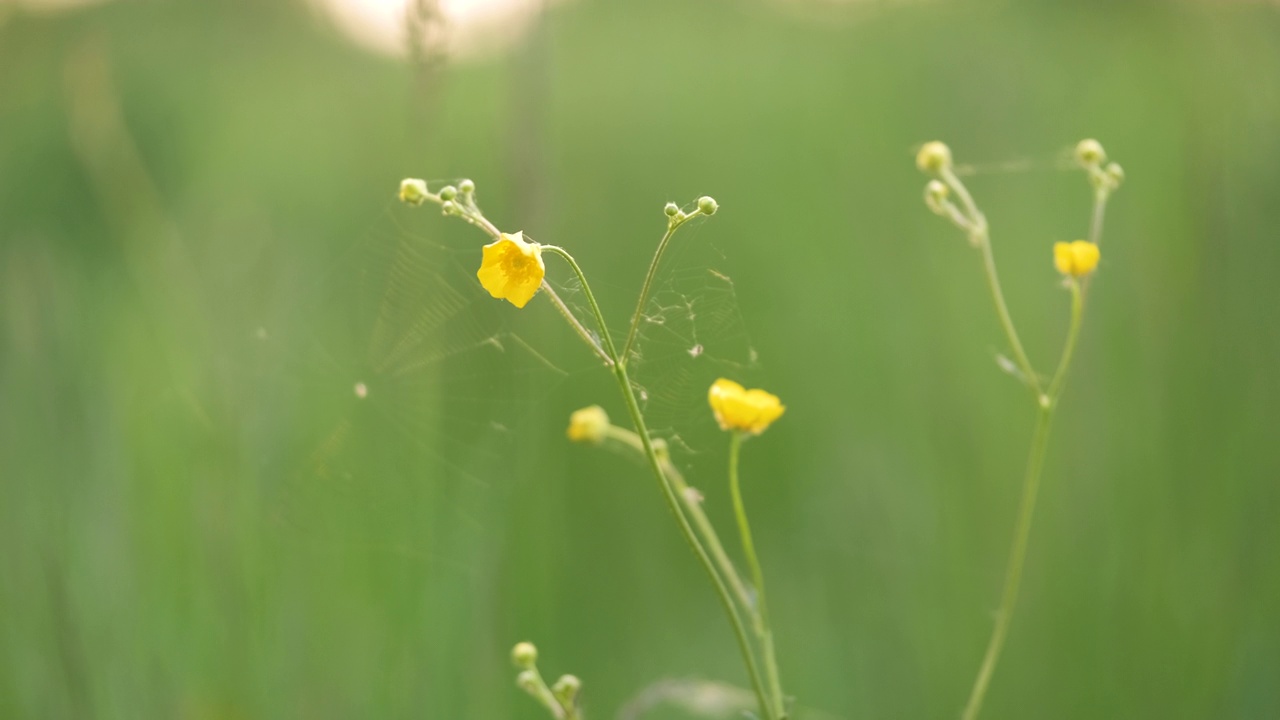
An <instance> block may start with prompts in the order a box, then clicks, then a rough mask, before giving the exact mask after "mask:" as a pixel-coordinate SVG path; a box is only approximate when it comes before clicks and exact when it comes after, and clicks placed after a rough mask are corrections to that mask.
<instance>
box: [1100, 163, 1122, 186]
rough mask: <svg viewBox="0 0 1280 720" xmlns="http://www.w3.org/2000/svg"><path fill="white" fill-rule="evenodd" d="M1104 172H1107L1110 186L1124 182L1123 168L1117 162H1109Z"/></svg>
mask: <svg viewBox="0 0 1280 720" xmlns="http://www.w3.org/2000/svg"><path fill="white" fill-rule="evenodd" d="M1104 172H1106V173H1107V179H1108V180H1110V181H1111V187H1113V188H1117V187H1120V183H1122V182H1124V168H1122V167H1120V165H1119V164H1118V163H1111V164H1110V165H1108V166H1107V169H1106V170H1105V171H1104Z"/></svg>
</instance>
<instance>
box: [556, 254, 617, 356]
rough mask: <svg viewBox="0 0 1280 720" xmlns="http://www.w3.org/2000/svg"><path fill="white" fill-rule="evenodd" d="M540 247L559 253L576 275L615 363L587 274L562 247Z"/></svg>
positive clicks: (610, 338) (602, 318) (610, 337)
mask: <svg viewBox="0 0 1280 720" xmlns="http://www.w3.org/2000/svg"><path fill="white" fill-rule="evenodd" d="M542 249H543V250H546V251H548V252H552V253H554V254H556V255H559V256H560V257H561V258H563V259H564V261H565V262H566V263H568V264H569V267H570V268H572V269H573V273H574V274H575V275H577V276H578V283H579V284H580V285H582V294H583V295H585V296H587V304H588V305H589V306H591V314H592V315H595V318H596V326H597V327H598V328H599V329H600V338H601V339H602V340H603V341H604V349H605V351H606V352H607V353H608V355H609V357H610V358H612V359H613V361H614V362H615V363H616V362H617V361H618V351H617V349H616V348H614V346H613V337H612V336H610V335H609V327H608V326H607V325H605V322H604V314H603V313H601V312H600V306H599V305H598V304H597V303H596V296H595V294H594V293H592V292H591V286H590V285H588V284H587V276H586V275H584V274H583V272H582V268H581V267H579V266H578V261H577V260H574V259H573V256H572V255H570V254H569V252H568V251H567V250H565V249H564V248H562V247H559V246H556V245H543V246H542Z"/></svg>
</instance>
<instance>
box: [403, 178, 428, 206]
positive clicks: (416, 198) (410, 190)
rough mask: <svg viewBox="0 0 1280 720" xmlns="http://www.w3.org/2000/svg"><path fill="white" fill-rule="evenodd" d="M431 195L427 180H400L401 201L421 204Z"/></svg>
mask: <svg viewBox="0 0 1280 720" xmlns="http://www.w3.org/2000/svg"><path fill="white" fill-rule="evenodd" d="M430 195H431V193H430V192H428V191H427V183H426V181H425V180H419V179H418V178H405V179H404V180H401V181H400V202H402V203H404V204H406V205H421V204H422V203H424V202H426V201H427V197H428V196H430Z"/></svg>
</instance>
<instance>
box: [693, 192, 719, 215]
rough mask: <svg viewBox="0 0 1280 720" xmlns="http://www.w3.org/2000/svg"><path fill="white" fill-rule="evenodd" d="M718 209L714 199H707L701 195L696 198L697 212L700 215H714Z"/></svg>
mask: <svg viewBox="0 0 1280 720" xmlns="http://www.w3.org/2000/svg"><path fill="white" fill-rule="evenodd" d="M719 209H720V206H719V205H718V204H716V201H715V199H714V198H710V197H707V196H706V195H703V196H702V197H700V198H698V212H700V213H702V214H703V215H715V214H716V210H719Z"/></svg>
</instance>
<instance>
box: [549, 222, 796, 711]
mask: <svg viewBox="0 0 1280 720" xmlns="http://www.w3.org/2000/svg"><path fill="white" fill-rule="evenodd" d="M542 249H543V250H545V251H547V252H551V253H554V254H556V255H559V256H560V257H561V258H563V259H564V261H565V262H567V263H568V264H569V267H570V268H572V269H573V272H574V274H575V275H577V276H578V282H579V283H580V284H581V285H582V294H583V295H585V296H586V298H587V304H588V305H589V306H590V307H591V312H592V314H593V315H595V319H596V324H597V326H598V327H599V328H600V337H601V339H602V340H603V342H604V348H605V350H606V352H608V354H609V356H610V357H611V358H613V376H614V378H615V379H616V380H617V381H618V389H619V390H620V391H621V392H622V399H623V400H624V401H625V402H626V405H627V412H628V413H630V415H631V422H632V424H633V425H635V431H636V435H638V436H639V437H640V443H641V445H642V446H643V447H644V454H645V457H646V458H648V460H649V467H650V469H651V470H652V471H653V475H654V478H655V479H657V481H658V486H659V488H660V489H661V490H662V496H663V498H664V499H666V501H667V509H669V510H670V511H671V514H672V515H674V516H675V518H676V524H678V525H679V526H680V532H681V533H682V534H683V535H684V539H685V541H686V542H687V543H688V544H689V548H690V549H691V550H693V553H694V554H695V555H697V556H698V560H699V561H700V562H701V563H702V568H703V570H705V571H706V573H707V576H708V577H710V578H711V582H712V584H713V585H714V586H715V590H716V594H717V595H718V596H719V598H720V603H721V604H722V605H723V606H724V610H725V613H726V614H727V615H728V616H729V621H730V624H731V625H732V626H733V632H734V634H735V635H736V636H737V640H738V649H739V650H740V651H741V652H742V659H743V661H744V662H745V663H746V666H747V674H748V675H750V677H751V684H752V686H753V687H754V688H755V691H756V695H757V699H758V700H759V702H760V710H761V712H763V713H765V717H766V718H768V720H781V718H779V717H778V716H776V715H775V714H774V713H773V711H772V709H771V707H770V706H769V704H768V699H767V697H766V695H765V690H764V684H763V683H762V682H761V680H760V670H759V668H758V667H757V666H756V659H755V655H754V654H753V653H752V651H751V643H750V642H749V641H748V640H747V631H746V627H745V626H744V625H743V624H742V617H741V616H740V615H739V614H738V609H737V607H736V606H734V604H733V597H732V596H730V595H729V589H728V587H726V586H725V584H724V580H723V579H722V578H721V577H720V575H719V573H717V572H716V568H715V565H714V564H713V562H712V560H711V557H710V556H709V555H708V554H707V550H706V548H704V547H703V546H702V543H701V542H700V541H699V540H698V536H697V534H696V533H695V532H694V530H693V526H691V525H690V524H689V519H688V518H687V517H685V515H684V512H683V511H682V510H681V509H680V500H679V499H678V498H677V497H676V494H675V490H674V489H673V488H672V485H671V483H670V482H669V481H668V479H667V476H666V473H664V472H663V470H662V461H661V460H660V459H659V458H658V453H657V450H656V449H655V448H654V445H653V440H652V439H651V438H650V437H649V429H648V427H647V426H646V425H645V421H644V415H643V413H641V412H640V403H639V401H638V400H637V399H636V394H635V388H633V387H632V386H631V378H629V377H628V376H627V368H626V366H625V365H624V364H622V363H621V362H619V361H618V351H617V347H616V346H615V345H614V344H613V337H612V336H611V335H610V333H609V326H608V325H606V324H605V321H604V315H603V313H601V312H600V305H599V304H598V303H597V302H596V297H595V294H594V293H592V292H591V286H590V284H588V283H587V276H586V275H585V274H584V273H583V272H582V268H581V267H579V265H578V261H577V260H574V259H573V256H572V255H570V254H569V252H568V251H567V250H565V249H564V248H561V247H558V246H556V245H543V246H542Z"/></svg>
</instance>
